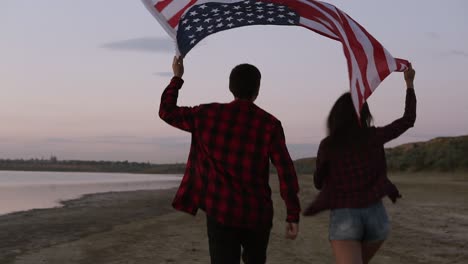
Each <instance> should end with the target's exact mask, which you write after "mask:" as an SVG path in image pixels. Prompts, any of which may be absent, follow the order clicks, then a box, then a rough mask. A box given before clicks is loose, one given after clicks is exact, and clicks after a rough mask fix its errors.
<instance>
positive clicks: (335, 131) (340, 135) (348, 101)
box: [327, 92, 372, 145]
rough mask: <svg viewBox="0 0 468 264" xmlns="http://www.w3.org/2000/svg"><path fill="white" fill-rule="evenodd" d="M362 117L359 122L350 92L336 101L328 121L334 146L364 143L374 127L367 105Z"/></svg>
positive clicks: (362, 110)
mask: <svg viewBox="0 0 468 264" xmlns="http://www.w3.org/2000/svg"><path fill="white" fill-rule="evenodd" d="M360 115H361V120H360V121H359V118H358V116H357V115H356V111H355V110H354V104H353V100H352V98H351V94H350V93H349V92H348V93H345V94H343V95H342V96H340V98H338V100H336V102H335V104H334V105H333V107H332V109H331V111H330V114H329V115H328V120H327V127H328V136H329V138H330V140H331V142H332V143H333V145H342V144H345V145H348V144H354V143H356V144H359V143H361V142H362V140H363V139H364V138H365V136H366V134H367V131H368V130H367V128H369V127H370V126H371V125H372V115H371V113H370V110H369V106H368V105H367V103H364V105H363V107H362V109H361V114H360Z"/></svg>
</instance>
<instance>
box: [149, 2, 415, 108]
mask: <svg viewBox="0 0 468 264" xmlns="http://www.w3.org/2000/svg"><path fill="white" fill-rule="evenodd" d="M142 1H143V3H144V4H145V6H146V7H147V8H148V10H149V11H150V12H151V13H152V14H153V16H154V17H155V18H156V19H157V20H158V21H159V23H161V25H162V26H163V28H164V29H165V30H166V31H167V33H168V34H169V35H170V36H171V37H172V38H173V39H174V40H175V41H176V43H177V53H178V54H180V55H182V56H185V55H186V54H187V53H188V52H189V51H190V50H191V49H192V48H193V47H194V46H195V45H196V44H197V43H198V42H200V41H201V40H202V39H204V38H205V37H207V36H209V35H211V34H214V33H217V32H220V31H223V30H228V29H232V28H237V27H243V26H249V25H286V26H287V25H290V26H302V27H305V28H308V29H310V30H312V31H314V32H316V33H319V34H321V35H323V36H325V37H328V38H331V39H334V40H337V41H340V42H341V43H342V44H343V50H344V54H345V56H346V59H347V63H348V71H349V79H350V91H351V95H352V97H353V102H354V106H355V109H356V112H357V113H358V115H359V113H360V109H361V107H362V105H363V104H364V102H365V101H366V99H367V98H368V97H369V96H370V95H371V94H372V92H373V91H374V90H375V89H376V88H377V86H378V85H379V84H380V83H381V82H382V81H383V80H384V79H385V78H386V77H387V76H388V75H389V74H390V73H391V72H394V71H405V70H406V69H407V68H408V61H406V60H402V59H396V58H394V57H393V56H392V55H391V54H390V53H389V52H388V51H387V50H386V49H385V48H384V47H383V46H382V45H381V44H380V43H379V42H378V41H377V40H376V39H375V38H374V37H372V36H371V35H370V34H369V33H368V32H367V31H366V30H365V29H364V28H363V27H362V26H361V25H359V24H358V23H357V22H356V21H355V20H353V19H352V18H351V17H349V16H348V15H347V14H346V13H344V12H343V11H341V10H339V9H338V8H336V7H335V6H333V5H331V4H328V3H324V2H320V1H313V0H262V1H253V0H244V1H235V0H216V1H212V0H211V1H210V0H160V1H157V0H142Z"/></svg>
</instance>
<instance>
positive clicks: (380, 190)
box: [305, 89, 416, 215]
mask: <svg viewBox="0 0 468 264" xmlns="http://www.w3.org/2000/svg"><path fill="white" fill-rule="evenodd" d="M415 121H416V95H415V92H414V89H407V92H406V106H405V112H404V115H403V117H401V118H399V119H397V120H395V121H394V122H392V123H391V124H389V125H387V126H384V127H377V128H376V127H373V128H370V129H369V131H368V133H367V135H368V140H366V143H365V144H360V145H358V146H356V145H352V144H351V146H340V147H339V148H337V147H332V146H331V144H330V143H331V142H330V138H329V137H327V138H325V139H324V140H322V142H321V143H320V146H319V150H318V153H317V167H316V171H315V174H314V184H315V187H316V188H317V189H320V190H321V192H320V193H319V195H318V196H317V198H316V199H315V201H314V202H313V203H312V204H311V205H310V206H308V207H307V209H306V210H305V214H307V215H314V214H316V213H318V212H320V211H323V210H327V209H335V208H363V207H367V206H369V205H371V204H373V203H375V202H377V201H379V200H380V199H382V197H384V196H388V197H389V198H390V199H391V200H392V201H393V202H395V201H396V199H397V198H399V197H400V193H399V191H398V189H397V188H396V187H395V185H394V184H393V183H392V182H391V181H390V180H389V179H388V177H387V163H386V158H385V150H384V144H385V143H387V142H389V141H391V140H393V139H395V138H397V137H398V136H400V135H401V134H403V133H404V132H405V131H407V130H408V129H409V128H411V127H413V126H414V123H415Z"/></svg>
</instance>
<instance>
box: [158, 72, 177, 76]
mask: <svg viewBox="0 0 468 264" xmlns="http://www.w3.org/2000/svg"><path fill="white" fill-rule="evenodd" d="M154 75H157V76H161V77H172V76H173V75H174V73H172V72H155V73H154Z"/></svg>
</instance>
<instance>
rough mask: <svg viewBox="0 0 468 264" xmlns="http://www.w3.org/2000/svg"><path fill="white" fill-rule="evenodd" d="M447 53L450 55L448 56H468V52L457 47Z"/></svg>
mask: <svg viewBox="0 0 468 264" xmlns="http://www.w3.org/2000/svg"><path fill="white" fill-rule="evenodd" d="M446 55H448V56H460V57H465V58H468V52H466V51H463V50H456V49H453V50H450V51H449V52H447V54H446Z"/></svg>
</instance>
